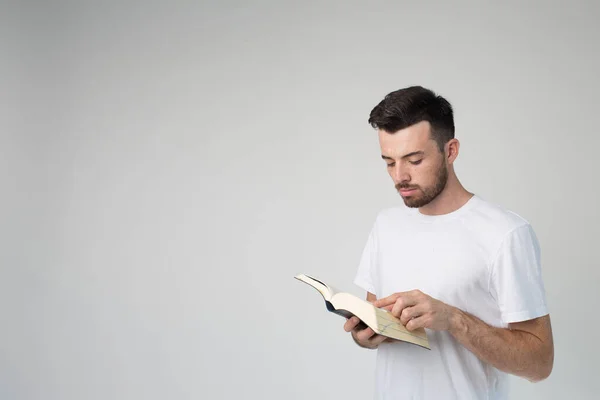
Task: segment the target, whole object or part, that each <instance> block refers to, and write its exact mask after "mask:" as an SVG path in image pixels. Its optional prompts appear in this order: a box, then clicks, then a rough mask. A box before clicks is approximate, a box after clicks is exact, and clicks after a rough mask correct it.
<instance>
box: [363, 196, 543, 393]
mask: <svg viewBox="0 0 600 400" xmlns="http://www.w3.org/2000/svg"><path fill="white" fill-rule="evenodd" d="M354 282H355V283H356V284H357V285H358V286H360V287H361V288H363V289H365V290H367V291H369V292H371V293H373V294H375V295H376V296H377V298H383V297H386V296H389V295H391V294H393V293H396V292H403V291H409V290H413V289H419V290H421V291H422V292H424V293H426V294H428V295H430V296H432V297H434V298H436V299H438V300H441V301H443V302H445V303H447V304H450V305H452V306H455V307H457V308H459V309H461V310H463V311H466V312H468V313H471V314H473V315H474V316H476V317H478V318H480V319H481V320H483V321H484V322H486V323H488V324H489V325H492V326H495V327H506V326H507V325H508V323H509V322H518V321H524V320H528V319H532V318H536V317H540V316H543V315H546V314H547V313H548V312H547V307H546V298H545V289H544V285H543V281H542V275H541V264H540V248H539V244H538V241H537V238H536V236H535V233H534V231H533V229H532V227H531V225H530V224H529V223H528V222H527V221H526V220H524V219H523V218H522V217H520V216H518V215H517V214H515V213H513V212H511V211H508V210H505V209H503V208H501V207H499V206H497V205H494V204H491V203H489V202H487V201H485V200H483V199H482V198H481V197H479V196H477V195H475V196H473V197H472V198H471V199H470V200H469V201H468V202H467V203H466V204H465V205H464V206H463V207H461V208H460V209H458V210H456V211H454V212H451V213H449V214H444V215H439V216H428V215H423V214H421V213H420V211H419V210H418V209H416V208H407V207H404V206H401V207H394V208H389V209H385V210H383V211H381V212H380V213H379V214H378V215H377V218H376V221H375V223H374V225H373V228H372V230H371V232H370V234H369V237H368V240H367V244H366V246H365V248H364V251H363V253H362V257H361V260H360V265H359V268H358V272H357V274H356V278H355V280H354ZM427 334H428V337H429V342H430V345H431V350H427V349H424V348H422V347H419V346H415V345H413V344H408V343H404V342H393V343H383V344H381V345H380V347H379V348H378V350H377V363H376V370H375V399H377V400H383V399H385V400H388V399H390V400H391V399H394V400H397V399H419V400H422V399H435V400H443V399H460V400H465V399H477V400H482V399H494V400H496V399H506V398H507V397H508V378H509V377H508V375H507V374H506V373H504V372H502V371H500V370H498V369H496V368H494V367H493V366H492V365H490V364H486V363H484V362H482V361H481V360H480V359H478V358H477V357H476V356H475V355H474V354H473V353H471V352H470V351H469V350H467V349H466V348H464V347H463V346H462V345H460V344H459V343H458V341H456V340H455V339H454V337H453V336H452V335H450V334H449V333H448V332H445V331H433V330H429V329H427Z"/></svg>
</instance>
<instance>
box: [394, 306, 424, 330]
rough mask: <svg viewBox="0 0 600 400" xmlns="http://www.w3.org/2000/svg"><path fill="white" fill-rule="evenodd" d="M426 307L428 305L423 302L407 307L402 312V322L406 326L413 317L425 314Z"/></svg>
mask: <svg viewBox="0 0 600 400" xmlns="http://www.w3.org/2000/svg"><path fill="white" fill-rule="evenodd" d="M425 308H426V307H425V305H424V304H423V303H419V304H416V305H414V306H412V307H406V308H405V309H404V310H402V312H401V313H400V317H399V318H400V322H402V325H404V326H406V324H407V323H408V321H410V320H411V319H413V318H417V317H420V316H421V315H423V314H425Z"/></svg>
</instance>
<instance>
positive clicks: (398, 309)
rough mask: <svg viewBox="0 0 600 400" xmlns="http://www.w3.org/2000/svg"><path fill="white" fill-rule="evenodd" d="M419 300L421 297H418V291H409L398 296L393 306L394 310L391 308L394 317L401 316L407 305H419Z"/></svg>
mask: <svg viewBox="0 0 600 400" xmlns="http://www.w3.org/2000/svg"><path fill="white" fill-rule="evenodd" d="M418 302H419V297H418V295H417V293H413V292H408V293H405V294H402V296H400V297H398V300H396V303H395V304H394V306H393V307H392V310H391V312H392V315H393V316H394V317H397V318H400V315H401V314H402V311H403V310H404V309H405V308H406V307H412V306H414V305H417V304H418Z"/></svg>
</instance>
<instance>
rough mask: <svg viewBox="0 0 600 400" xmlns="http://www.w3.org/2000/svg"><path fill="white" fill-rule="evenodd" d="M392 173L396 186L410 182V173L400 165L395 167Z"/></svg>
mask: <svg viewBox="0 0 600 400" xmlns="http://www.w3.org/2000/svg"><path fill="white" fill-rule="evenodd" d="M390 173H391V175H392V179H393V180H394V184H395V185H397V184H399V183H403V182H409V181H410V174H409V173H408V171H406V169H404V168H402V166H400V165H398V164H396V165H395V166H394V168H393V169H392V171H391V172H390Z"/></svg>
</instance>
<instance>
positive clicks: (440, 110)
mask: <svg viewBox="0 0 600 400" xmlns="http://www.w3.org/2000/svg"><path fill="white" fill-rule="evenodd" d="M421 121H428V122H429V123H430V124H431V136H432V137H431V138H432V139H433V140H435V141H436V143H437V145H438V147H439V149H440V151H442V152H443V151H444V145H445V144H446V143H448V141H449V140H450V139H453V138H454V117H453V113H452V106H451V105H450V103H449V102H448V101H447V100H446V99H444V98H443V97H442V96H438V95H436V94H435V93H434V92H433V91H431V90H429V89H426V88H424V87H422V86H410V87H407V88H404V89H399V90H396V91H394V92H391V93H389V94H388V95H387V96H385V98H384V99H383V100H382V101H381V102H380V103H379V104H377V106H375V108H373V110H372V111H371V114H370V116H369V124H371V126H372V127H373V128H375V129H382V130H384V131H386V132H388V133H390V134H394V133H396V132H397V131H399V130H400V129H404V128H407V127H409V126H411V125H414V124H416V123H419V122H421Z"/></svg>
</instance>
